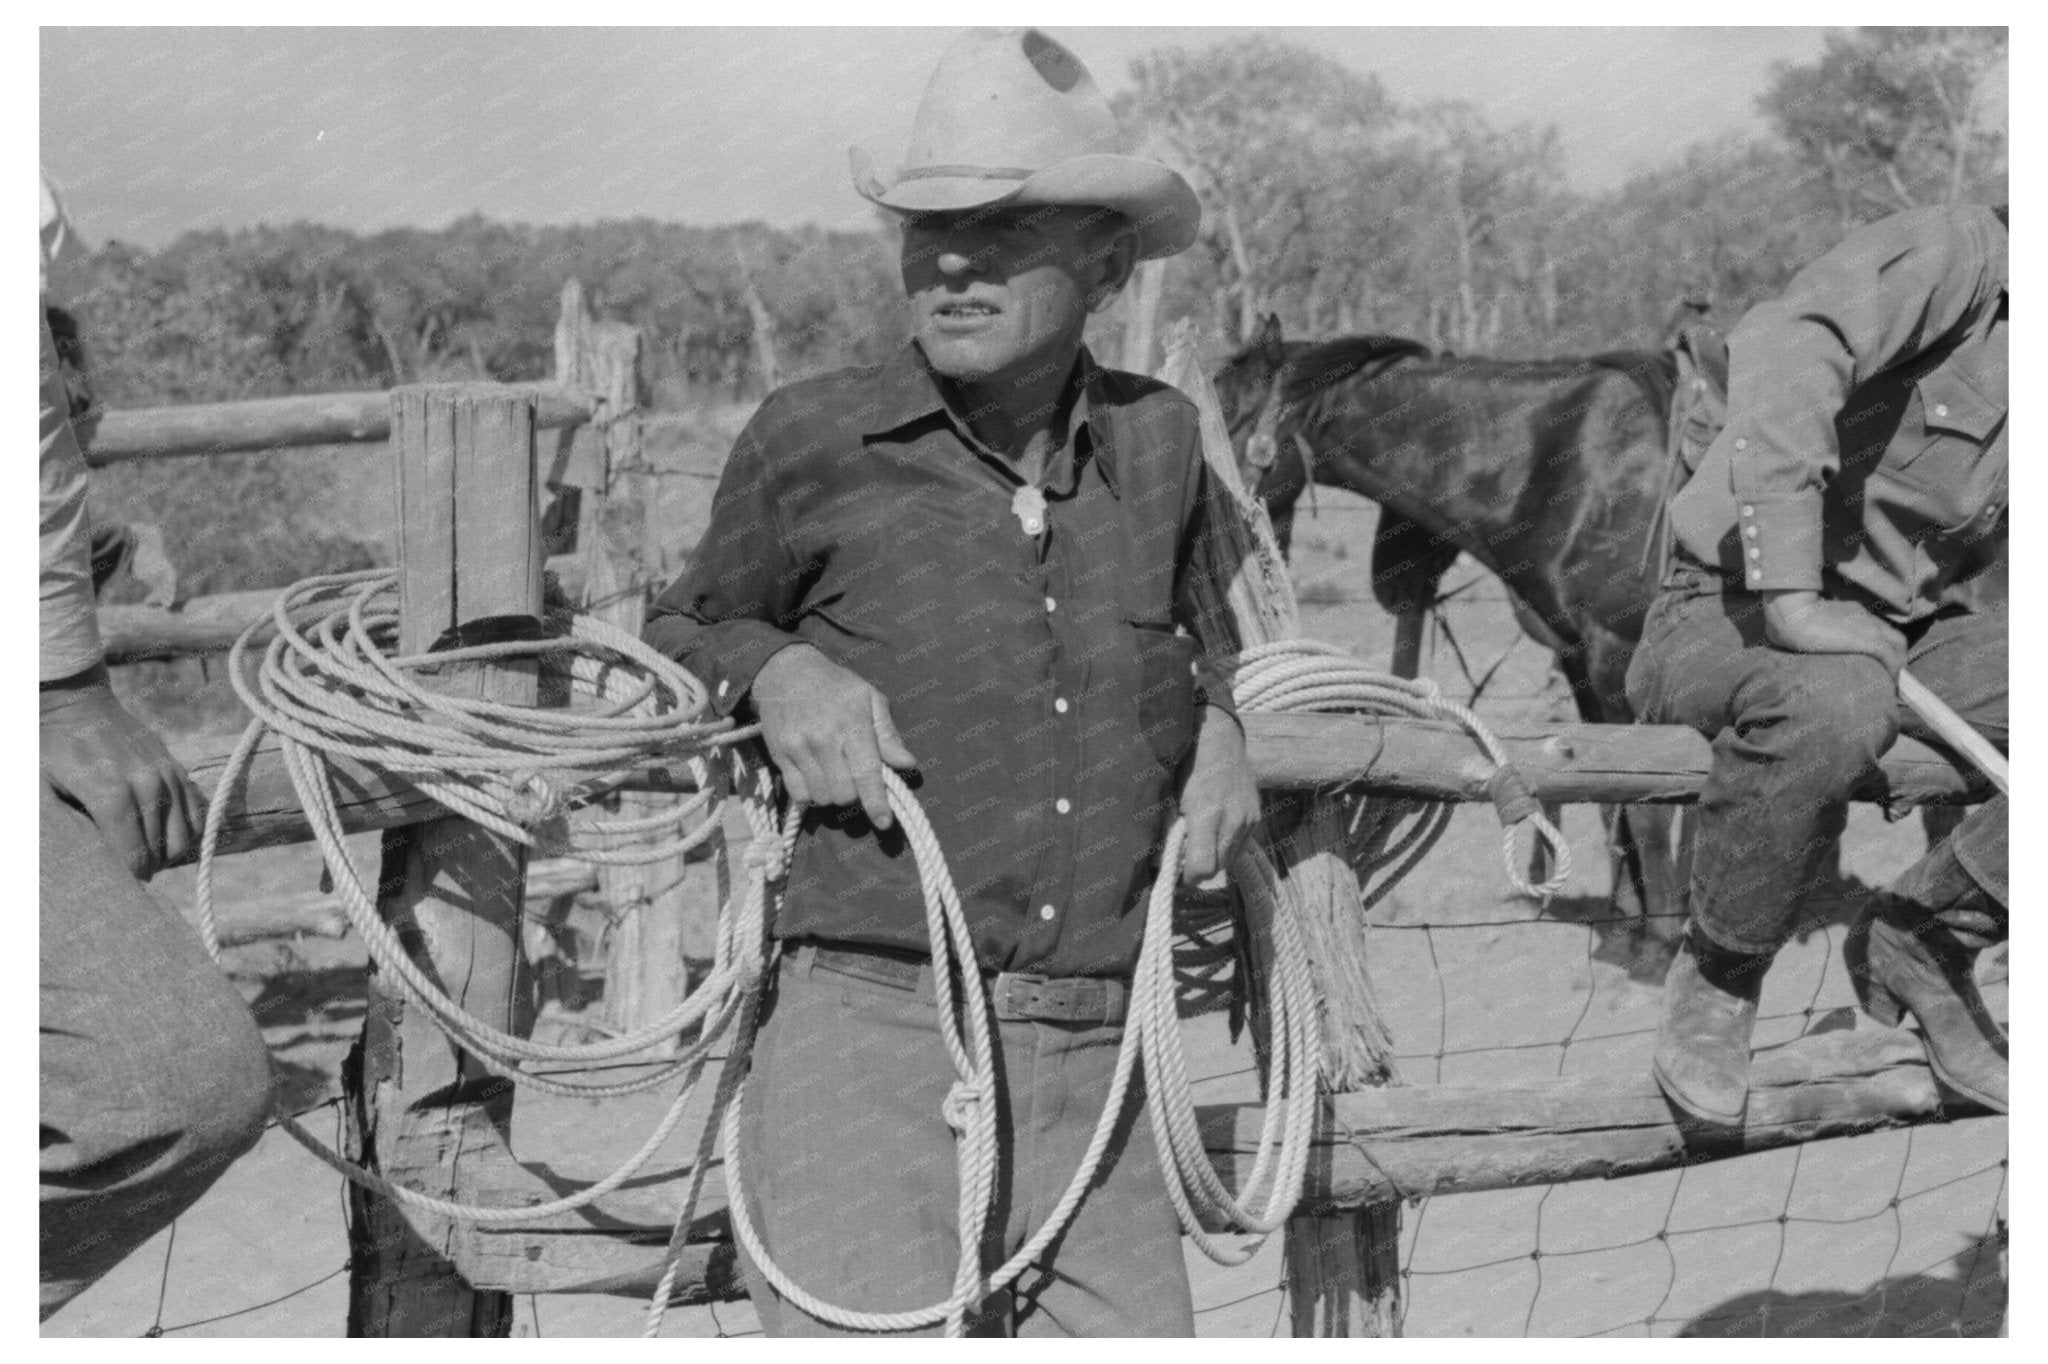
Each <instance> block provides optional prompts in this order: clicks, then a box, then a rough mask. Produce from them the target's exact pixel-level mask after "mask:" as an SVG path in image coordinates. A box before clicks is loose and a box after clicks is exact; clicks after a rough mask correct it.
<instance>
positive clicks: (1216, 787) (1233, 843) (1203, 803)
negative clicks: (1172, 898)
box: [1180, 706, 1259, 886]
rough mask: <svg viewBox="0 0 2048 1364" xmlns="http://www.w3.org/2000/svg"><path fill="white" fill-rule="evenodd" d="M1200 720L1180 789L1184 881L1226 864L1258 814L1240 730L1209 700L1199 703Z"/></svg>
mask: <svg viewBox="0 0 2048 1364" xmlns="http://www.w3.org/2000/svg"><path fill="white" fill-rule="evenodd" d="M1201 726H1202V728H1201V732H1200V733H1198V734H1197V735H1196V736H1195V757H1194V763H1193V765H1192V766H1191V767H1190V768H1189V769H1188V779H1187V781H1186V783H1185V784H1183V785H1182V787H1181V793H1180V812H1181V815H1182V817H1183V818H1185V819H1186V820H1187V822H1188V841H1187V848H1186V850H1185V852H1184V853H1183V855H1182V857H1181V864H1180V879H1181V882H1182V884H1184V885H1190V886H1192V885H1195V884H1197V883H1198V882H1202V881H1206V880H1208V879H1209V878H1210V877H1212V876H1214V875H1215V874H1216V873H1217V872H1219V871H1222V870H1223V869H1224V868H1225V867H1227V866H1229V865H1230V859H1231V858H1232V857H1234V856H1236V854H1237V849H1238V845H1239V844H1241V843H1243V842H1244V839H1245V835H1247V834H1249V833H1250V832H1251V829H1252V825H1253V824H1255V823H1257V822H1258V818H1259V788H1258V784H1257V783H1256V782H1254V781H1253V780H1252V769H1251V764H1250V763H1248V762H1246V761H1245V756H1244V731H1243V730H1241V729H1239V728H1238V726H1237V721H1235V720H1233V719H1232V718H1231V717H1230V716H1229V715H1227V714H1226V713H1224V712H1223V711H1221V710H1218V709H1217V708H1216V707H1214V706H1203V707H1202V716H1201Z"/></svg>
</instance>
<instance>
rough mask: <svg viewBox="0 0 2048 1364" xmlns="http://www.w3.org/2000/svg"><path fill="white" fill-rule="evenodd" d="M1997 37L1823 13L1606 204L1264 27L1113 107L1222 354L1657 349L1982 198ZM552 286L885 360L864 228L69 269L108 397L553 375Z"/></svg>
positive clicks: (878, 284)
mask: <svg viewBox="0 0 2048 1364" xmlns="http://www.w3.org/2000/svg"><path fill="white" fill-rule="evenodd" d="M2005 46H2006V37H2005V32H2004V30H2002V29H1945V28H1922V29H1867V30H1858V31H1841V32H1836V33H1832V34H1830V35H1829V36H1828V38H1827V40H1826V48H1825V51H1824V52H1823V54H1822V55H1821V57H1820V58H1819V59H1818V60H1816V61H1814V62H1811V63H1806V64H1798V65H1782V66H1781V67H1780V68H1779V69H1778V70H1777V71H1776V73H1775V75H1774V77H1773V79H1772V82H1771V84H1770V86H1769V88H1768V89H1767V91H1766V92H1765V94H1764V96H1763V98H1762V100H1761V110H1762V113H1763V115H1764V119H1765V123H1766V125H1767V128H1768V134H1767V135H1766V136H1761V137H1756V138H1749V139H1731V140H1723V141H1720V142H1713V143H1706V144H1696V145H1692V146H1688V147H1683V148H1677V149H1674V156H1673V159H1672V161H1671V162H1670V163H1669V164H1668V165H1665V166H1663V167H1660V168H1658V169H1655V170H1652V171H1650V172H1647V173H1645V174H1642V175H1638V176H1636V177H1634V178H1633V179H1631V180H1629V181H1628V182H1627V183H1625V184H1623V185H1621V186H1620V187H1618V188H1616V189H1614V190H1611V191H1608V192H1604V193H1599V194H1584V193H1579V192H1575V191H1573V190H1572V189H1570V188H1569V187H1568V185H1567V183H1566V181H1565V177H1564V173H1563V166H1562V162H1563V156H1562V149H1561V147H1560V145H1559V142H1558V138H1557V135H1556V133H1555V130H1554V129H1549V128H1532V127H1527V126H1520V127H1513V128H1498V127H1494V126H1492V125H1490V124H1489V123H1488V122H1487V121H1486V120H1485V119H1483V118H1482V117H1480V116H1479V115H1478V114H1477V113H1476V112H1474V111H1473V110H1472V109H1470V108H1469V107H1465V106H1461V105H1455V104H1434V105H1424V106H1405V105H1402V104H1399V103H1397V102H1396V101H1394V100H1393V99H1391V98H1390V97H1389V96H1388V95H1387V93H1386V91H1385V89H1384V88H1383V87H1382V85H1381V84H1380V82H1379V81H1378V80H1377V79H1376V78H1375V77H1373V76H1371V75H1366V74H1361V73H1358V72H1356V71H1353V70H1351V69H1350V68H1348V67H1345V66H1343V65H1341V64H1340V63H1338V62H1336V61H1334V60H1332V59H1330V58H1327V57H1325V56H1322V55H1320V54H1318V53H1315V52H1312V51H1309V50H1307V49H1305V48H1303V47H1300V46H1298V45H1296V44H1292V43H1289V42H1286V41H1284V40H1282V39H1277V38H1272V37H1266V36H1258V37H1252V38H1248V39H1242V40H1236V41H1232V42H1227V43H1223V44H1219V45H1215V46H1211V47H1208V48H1203V49H1197V50H1189V49H1165V50H1159V51H1155V52H1152V53H1150V54H1148V55H1146V56H1145V57H1143V58H1141V59H1140V60H1139V61H1138V62H1136V63H1135V64H1134V68H1133V71H1132V77H1133V79H1132V82H1131V85H1130V88H1129V89H1128V90H1127V91H1125V92H1124V93H1122V94H1121V95H1120V96H1119V97H1118V99H1117V105H1118V113H1119V115H1120V116H1121V117H1122V118H1123V120H1124V122H1125V125H1126V127H1127V128H1128V129H1129V131H1130V133H1131V135H1132V138H1133V141H1134V144H1135V148H1136V149H1137V150H1140V151H1144V152H1147V153H1149V154H1152V155H1156V156H1159V157H1161V158H1162V159H1164V160H1167V161H1169V162H1170V163H1172V164H1174V165H1176V166H1177V167H1180V168H1181V169H1182V170H1183V171H1184V172H1185V173H1186V174H1187V175H1188V176H1189V178H1190V180H1191V181H1192V182H1193V183H1194V185H1195V186H1196V189H1197V192H1198V193H1199V194H1200V195H1201V197H1202V200H1203V206H1204V220H1203V227H1202V235H1201V238H1200V240H1199V241H1198V243H1197V245H1196V247H1195V248H1194V249H1193V250H1191V251H1189V252H1187V253H1185V254H1183V255H1182V256H1180V257H1178V258H1175V259H1174V260H1172V261H1169V262H1166V263H1165V265H1164V266H1163V271H1164V273H1163V276H1162V278H1161V280H1160V281H1159V286H1160V292H1161V295H1162V300H1163V301H1162V304H1161V307H1160V309H1159V312H1160V317H1161V320H1162V321H1163V320H1166V319H1171V318H1174V317H1178V316H1189V315H1192V316H1194V317H1197V318H1199V319H1201V320H1202V321H1203V322H1204V323H1205V324H1206V326H1207V327H1208V329H1209V335H1210V337H1211V338H1212V342H1213V344H1214V345H1215V346H1216V347H1217V348H1218V349H1223V348H1228V347H1230V346H1234V345H1236V344H1240V343H1242V342H1244V341H1246V340H1248V339H1249V337H1250V335H1251V332H1252V329H1253V327H1254V325H1255V323H1256V321H1257V319H1259V318H1260V317H1262V316H1263V315H1264V314H1266V313H1268V312H1271V313H1276V314H1278V315H1279V317H1280V318H1281V320H1282V322H1283V325H1284V326H1285V328H1286V329H1287V331H1288V332H1289V334H1291V335H1308V336H1313V335H1334V334H1349V333H1356V332H1367V331H1371V332H1383V333H1391V334H1397V335H1405V336H1410V337H1414V338H1416V339H1418V340H1421V341H1424V342H1425V343H1427V344H1429V345H1430V346H1432V347H1433V348H1436V349H1441V350H1454V351H1458V352H1460V353H1469V354H1492V355H1502V356H1542V355H1562V354H1582V353H1587V352H1592V351H1599V350H1607V349H1614V348H1619V347H1626V346H1648V345H1654V344H1656V343H1657V342H1658V341H1659V339H1660V334H1661V332H1662V331H1663V329H1664V328H1665V327H1666V325H1667V324H1668V322H1669V320H1670V319H1671V318H1672V316H1673V315H1674V311H1675V310H1678V311H1683V310H1684V309H1685V307H1686V305H1687V304H1688V303H1689V304H1690V305H1691V307H1692V308H1695V309H1697V308H1700V307H1705V306H1709V305H1710V306H1711V307H1712V309H1713V311H1714V313H1715V314H1716V315H1717V316H1718V317H1720V318H1721V319H1722V320H1724V321H1732V320H1733V319H1734V318H1735V317H1738V316H1740V314H1741V312H1742V311H1743V310H1744V309H1746V308H1747V307H1748V306H1749V305H1750V304H1751V303H1753V302H1755V301H1756V300H1757V299H1759V298H1761V297H1764V296H1767V295H1768V294H1770V293H1772V292H1774V291H1775V290H1777V289H1778V288H1780V287H1782V285H1783V284H1784V282H1785V280H1786V279H1787V278H1789V276H1790V275H1791V274H1792V272H1793V271H1795V270H1796V269H1797V268H1798V267H1799V266H1800V265H1801V264H1803V263H1804V262H1805V261H1807V260H1810V259H1811V258H1812V257H1814V256H1815V255H1817V254H1819V253H1820V252H1821V251H1823V250H1825V249H1826V248H1827V247H1828V246H1830V245H1832V244H1833V243H1834V242H1835V241H1836V240H1838V239H1839V238H1840V237H1841V236H1842V235H1843V234H1844V233H1845V232H1847V231H1848V230H1849V229H1850V228H1852V227H1854V226H1855V225H1857V224H1858V223H1861V222H1864V221H1868V220H1870V219H1872V218H1875V217H1877V216H1880V215H1882V214H1884V213H1888V212H1893V211H1897V210H1898V209H1901V208H1907V207H1912V206H1915V205H1918V204H1926V203H1939V202H1950V201H1955V200H1977V201H1983V202H2000V201H2003V199H2004V196H2005V179H2006V169H2005V145H2004V135H2003V118H2002V115H2001V116H1999V117H1997V118H1991V117H1989V116H1988V115H1987V113H1986V104H1987V93H1988V92H1989V91H1990V88H1991V85H1992V82H1993V81H1994V80H1996V79H2001V78H2000V77H1998V76H1996V75H1995V73H1998V72H2001V71H2002V69H2003V61H2004V53H2005ZM1996 94H1997V98H1999V99H2001V100H2002V98H2003V92H2002V89H2001V90H1999V91H1997V92H1996ZM572 276H573V277H575V278H577V279H579V280H581V281H582V282H583V285H584V287H585V289H586V291H587V292H588V295H589V297H590V298H591V300H592V304H593V307H594V309H595V310H596V311H597V312H599V313H600V314H601V315H605V316H610V317H615V318H618V319H621V320H625V321H629V322H632V323H634V324H636V325H638V326H640V327H642V328H643V329H644V331H645V332H646V334H647V337H648V342H649V346H648V353H649V361H650V365H649V367H650V374H651V378H652V380H653V383H654V385H655V388H656V400H657V405H665V406H678V405H683V404H686V403H688V402H692V401H697V400H701V399H703V398H706V397H714V396H715V397H722V398H726V399H751V398H755V397H758V396H759V395H760V393H761V392H762V391H763V390H764V388H765V387H766V386H767V385H768V383H769V382H771V380H773V379H775V378H789V377H792V376H794V375H800V374H803V373H809V372H815V371H817V370H821V369H826V368H830V367H833V366H836V365H843V364H852V363H866V362H870V361H874V360H877V359H880V358H881V357H883V356H884V355H886V354H887V353H888V352H889V351H890V350H891V349H893V348H894V346H896V345H897V344H899V342H900V339H901V337H902V336H903V335H904V331H905V325H906V323H905V315H904V310H903V305H902V302H901V298H900V293H901V290H900V286H899V285H898V283H897V280H896V267H895V262H894V248H893V245H892V244H891V242H890V240H889V239H888V235H887V233H886V230H884V229H882V228H881V227H879V225H878V229H877V230H876V231H873V232H828V231H823V230H819V229H812V228H804V229H796V230H781V229H776V228H771V227H768V226H766V225H764V224H760V223H750V224H740V225H734V226H727V227H717V228H704V227H688V226H682V225H679V224H673V223H661V222H655V221H652V220H648V219H634V220H631V221H625V222H600V223H592V224H584V225H575V226H562V227H532V226H524V225H519V224H511V223H500V222H493V221H489V220H486V219H484V218H482V217H469V218H465V219H462V220H460V221H458V222H455V223H453V224H452V225H450V226H448V227H446V228H443V229H439V230H433V231H428V230H421V229H402V230H396V231H388V232H381V233H375V234H370V235H359V234H356V233H352V232H348V231H343V230H340V229H336V228H331V227H323V226H317V225H310V224H293V225H289V226H282V227H254V228H246V229H242V230H238V231H232V232H227V231H210V232H195V233H188V234H186V235H184V236H182V237H180V238H178V239H177V240H175V241H173V242H171V243H170V244H169V245H167V246H165V247H163V248H162V249H160V250H155V251H145V250H140V249H137V248H134V247H131V246H128V245H124V244H122V243H119V242H110V243H107V244H106V245H104V246H103V247H101V248H100V249H99V250H98V251H96V252H94V253H92V254H91V255H89V256H88V257H86V258H84V259H83V260H81V261H78V262H76V263H74V264H72V265H71V266H70V267H68V269H67V273H66V275H65V276H64V277H62V278H60V280H59V281H58V282H59V284H60V287H61V288H62V289H63V291H64V292H65V293H66V294H67V295H68V297H69V298H70V300H71V302H72V305H73V308H74V311H76V312H77V314H78V315H79V317H80V320H81V323H82V326H83V332H84V336H85V344H86V349H87V353H88V357H89V360H90V362H91V364H92V367H93V374H94V380H95V386H96V388H97V389H98V390H99V393H100V396H101V398H102V400H104V401H106V402H108V403H110V404H112V405H116V406H136V405H145V404H154V403H177V402H200V401H212V400H222V399H230V398H238V397H253V396H263V395H271V394H281V393H291V392H314V391H321V390H335V389H349V388H370V387H382V386H388V385H391V384H396V383H405V382H416V381H420V380H431V379H443V378H476V377H483V378H491V379H498V380H525V379H537V378H542V377H545V376H546V375H547V374H548V373H549V371H550V368H551V363H552V362H551V339H552V334H553V326H554V320H555V312H556V307H557V301H558V298H559V295H560V290H561V286H562V283H563V281H565V280H566V279H568V278H570V277H572ZM1136 292H1137V291H1132V294H1135V293H1136ZM1133 306H1134V303H1133V299H1132V298H1130V297H1127V299H1126V301H1125V303H1124V304H1122V305H1120V306H1119V307H1118V308H1116V309H1112V310H1111V311H1110V312H1109V313H1108V314H1106V315H1105V316H1103V317H1101V318H1098V319H1096V320H1095V321H1094V322H1093V323H1092V324H1091V326H1092V328H1093V332H1092V334H1091V339H1093V340H1094V341H1095V342H1096V343H1097V346H1098V349H1099V350H1100V351H1101V353H1103V354H1104V355H1105V356H1108V357H1112V358H1114V357H1117V356H1119V355H1121V354H1122V353H1123V352H1122V350H1121V344H1122V340H1123V336H1124V333H1125V330H1126V329H1127V328H1128V327H1129V326H1130V325H1131V324H1132V317H1131V311H1132V307H1133Z"/></svg>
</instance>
